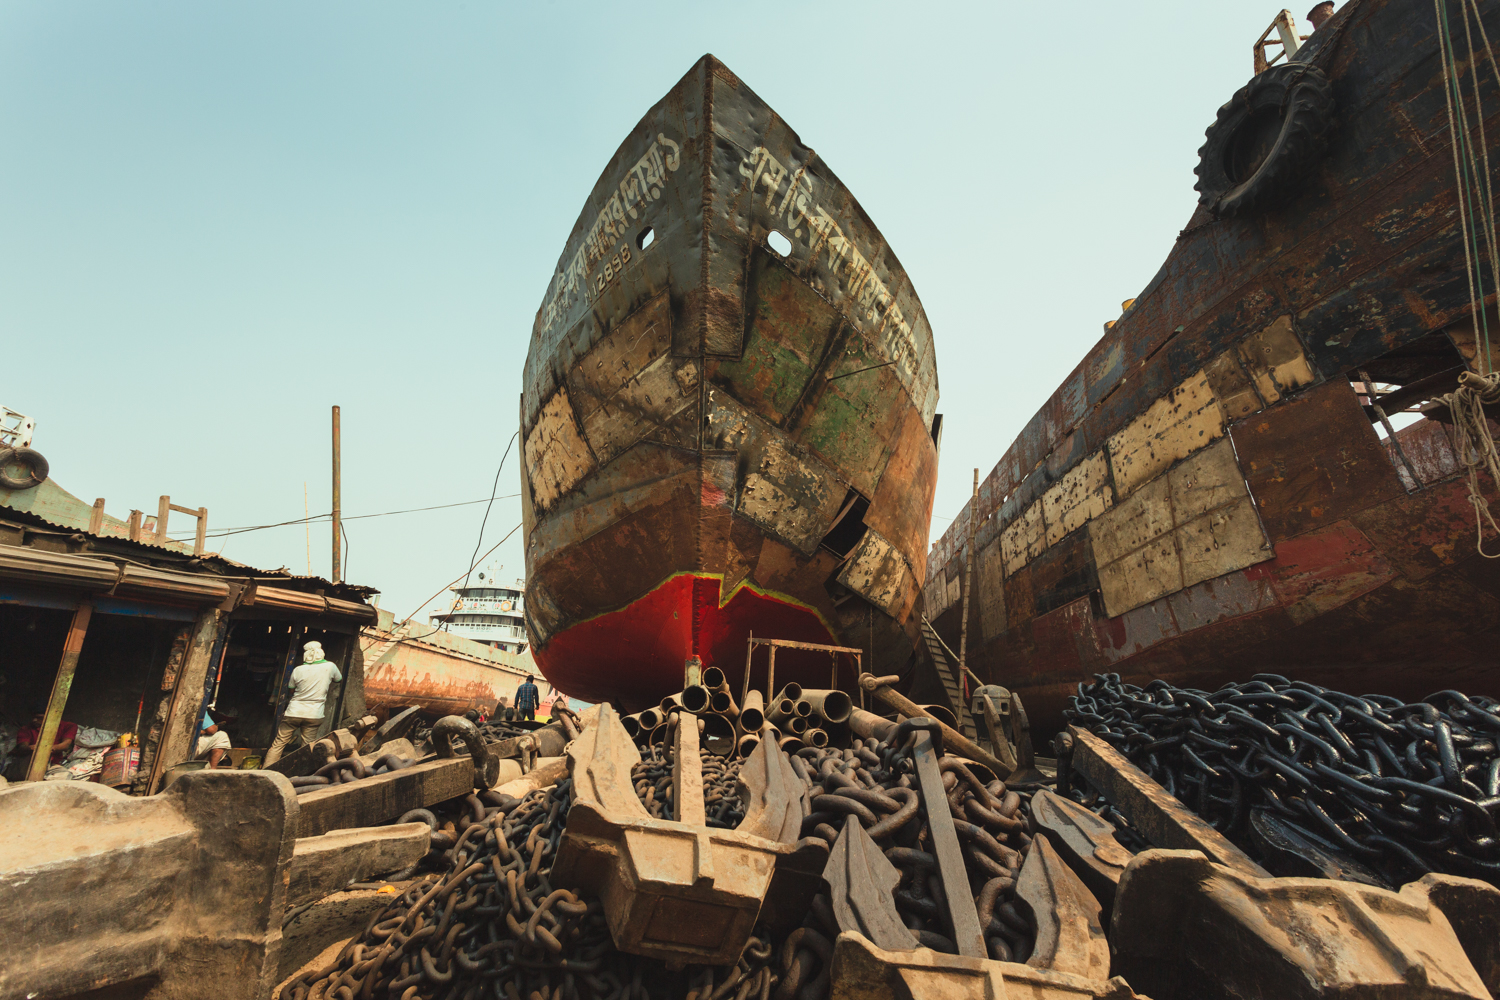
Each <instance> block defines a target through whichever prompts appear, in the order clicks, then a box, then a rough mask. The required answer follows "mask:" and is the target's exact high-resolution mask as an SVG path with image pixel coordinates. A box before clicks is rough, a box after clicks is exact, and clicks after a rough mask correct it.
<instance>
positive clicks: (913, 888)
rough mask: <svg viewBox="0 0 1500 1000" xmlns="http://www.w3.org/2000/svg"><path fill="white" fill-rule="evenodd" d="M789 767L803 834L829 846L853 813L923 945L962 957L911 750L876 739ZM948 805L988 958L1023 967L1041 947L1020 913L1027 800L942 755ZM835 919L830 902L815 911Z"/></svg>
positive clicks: (803, 754)
mask: <svg viewBox="0 0 1500 1000" xmlns="http://www.w3.org/2000/svg"><path fill="white" fill-rule="evenodd" d="M792 767H793V768H794V769H795V770H796V771H797V773H798V775H799V776H800V777H801V778H802V780H803V781H804V782H805V783H806V784H807V795H806V796H805V798H804V803H805V805H804V809H805V810H806V815H805V816H804V818H803V820H802V831H801V833H802V836H805V837H806V836H813V837H821V838H822V839H824V840H826V841H828V843H829V844H830V845H832V844H833V842H834V841H835V840H836V839H837V838H838V836H839V833H840V831H841V830H842V829H843V826H844V823H845V817H846V816H851V815H852V816H855V817H856V818H857V819H858V821H859V824H860V825H861V826H863V827H864V828H865V830H866V832H868V833H869V834H870V837H871V839H872V840H874V841H875V843H876V845H877V846H878V847H879V848H880V849H881V850H882V851H883V852H884V854H885V856H886V858H887V859H888V860H889V861H890V862H891V864H893V865H895V866H896V868H897V869H898V870H899V871H900V872H901V881H900V883H899V884H898V885H897V887H896V890H895V893H894V896H895V903H896V910H897V912H898V913H899V914H900V915H901V918H902V920H903V922H904V923H905V924H906V926H907V927H908V928H910V929H911V931H912V932H913V933H914V934H915V935H916V937H917V939H918V941H920V942H921V944H922V945H923V946H925V947H928V948H932V949H933V950H934V951H942V952H947V953H949V954H956V953H957V951H958V949H957V947H956V946H955V945H954V943H953V942H952V941H951V940H949V939H948V938H947V937H946V936H945V933H946V929H945V926H944V923H943V919H942V914H943V913H944V912H945V911H946V905H945V903H944V898H945V889H951V887H945V886H944V885H943V883H942V879H941V878H940V877H939V875H938V863H937V857H936V854H935V853H934V851H933V845H932V834H931V830H930V827H929V823H928V817H927V814H926V813H925V812H924V811H923V810H922V808H921V807H922V805H923V803H922V801H921V799H922V796H921V794H920V792H919V791H918V786H917V778H916V773H915V772H916V765H915V762H914V761H913V760H912V758H911V755H910V752H909V751H906V750H903V749H898V748H896V747H893V746H891V745H889V744H886V743H882V742H880V741H878V740H875V739H866V740H859V739H856V740H855V741H854V745H853V746H852V747H851V748H849V749H847V750H839V749H834V748H831V747H825V748H822V749H814V748H811V747H809V748H806V749H803V750H799V751H798V752H797V754H796V755H795V756H793V757H792ZM938 767H939V769H940V770H941V771H942V774H943V785H944V787H945V788H946V790H947V792H948V796H947V802H946V803H945V804H944V805H945V806H946V808H947V811H948V812H949V813H950V814H951V816H952V820H953V825H954V828H955V829H956V831H957V833H958V836H959V841H960V843H961V844H962V847H963V853H964V864H965V869H966V874H967V875H968V880H969V884H968V885H967V886H965V887H964V889H965V891H967V892H968V893H969V894H970V895H971V896H973V897H974V903H975V906H976V907H977V908H978V912H979V926H980V928H981V929H982V930H983V932H984V935H985V939H986V942H987V945H988V947H989V950H990V955H991V957H993V958H996V959H999V960H1001V961H1018V962H1024V961H1026V959H1027V958H1028V957H1029V956H1030V954H1031V950H1032V947H1033V945H1034V941H1035V928H1034V927H1033V926H1032V925H1031V922H1030V921H1029V919H1028V918H1027V917H1026V916H1024V915H1023V911H1022V910H1018V909H1017V908H1016V905H1015V903H1016V896H1015V888H1016V875H1017V873H1018V872H1019V870H1020V867H1021V863H1022V861H1023V859H1024V857H1025V854H1026V850H1027V848H1028V847H1029V846H1030V844H1031V836H1030V834H1029V832H1028V830H1027V822H1028V817H1029V816H1030V798H1031V796H1030V793H1025V794H1023V793H1021V792H1018V791H1015V790H1007V789H1006V787H1005V785H1004V783H1003V782H1000V781H992V782H990V783H989V784H988V785H985V784H983V783H981V782H980V781H979V779H978V778H976V777H975V776H974V774H973V772H972V771H970V770H969V768H968V767H967V766H965V765H964V764H963V763H962V762H960V761H958V760H955V759H954V758H952V757H942V758H939V761H938ZM825 908H827V909H826V912H827V913H828V914H829V917H828V920H827V921H826V925H827V926H829V927H832V928H833V930H832V933H833V934H835V935H837V933H838V931H837V928H836V925H834V924H833V921H832V916H831V914H832V910H831V908H829V902H828V900H827V898H826V897H822V896H820V897H817V899H816V900H815V902H814V909H815V911H816V910H823V909H825Z"/></svg>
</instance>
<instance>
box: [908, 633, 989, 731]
mask: <svg viewBox="0 0 1500 1000" xmlns="http://www.w3.org/2000/svg"><path fill="white" fill-rule="evenodd" d="M922 639H923V640H924V641H925V643H926V646H927V656H928V658H929V659H930V660H932V666H933V669H934V670H936V671H937V676H938V680H939V681H941V682H942V684H943V691H944V692H946V693H947V696H948V707H949V708H951V709H952V710H953V717H954V718H956V719H957V720H958V728H959V731H960V732H962V733H963V734H964V735H965V736H967V737H968V738H969V739H971V740H975V741H977V740H978V739H979V733H978V731H977V730H976V729H975V727H974V717H973V716H972V715H971V714H970V713H969V706H968V705H967V704H966V703H965V700H964V690H963V686H962V685H961V684H960V683H959V680H958V667H957V661H958V657H957V656H955V655H954V654H953V651H952V650H951V649H949V648H948V646H947V644H946V643H944V642H943V640H942V637H940V636H939V635H938V634H937V629H935V628H933V627H932V622H930V621H928V620H927V616H926V615H923V616H922Z"/></svg>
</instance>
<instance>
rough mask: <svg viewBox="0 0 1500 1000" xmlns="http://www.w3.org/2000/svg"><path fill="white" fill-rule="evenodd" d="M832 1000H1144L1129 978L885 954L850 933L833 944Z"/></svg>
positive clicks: (932, 954)
mask: <svg viewBox="0 0 1500 1000" xmlns="http://www.w3.org/2000/svg"><path fill="white" fill-rule="evenodd" d="M832 983H833V992H832V997H831V1000H1006V998H1007V997H1009V998H1020V997H1025V998H1026V1000H1143V998H1141V997H1138V996H1137V995H1136V994H1135V993H1134V992H1132V991H1131V989H1130V986H1129V985H1128V984H1127V983H1126V982H1125V980H1123V979H1121V978H1119V977H1118V976H1116V977H1115V978H1113V979H1107V980H1103V981H1101V980H1097V979H1085V978H1084V977H1082V976H1075V975H1071V974H1069V973H1066V972H1056V971H1053V970H1051V969H1039V968H1036V967H1034V966H1030V965H1019V964H1017V963H1015V962H996V961H994V960H992V959H979V958H969V957H967V956H964V955H944V954H942V953H941V952H936V951H933V950H931V949H930V948H918V949H916V950H915V951H887V950H885V949H883V948H878V947H876V946H875V945H874V944H872V943H871V942H870V940H869V939H868V938H866V937H864V936H863V935H861V934H856V933H853V932H849V931H846V932H844V933H842V934H840V935H839V936H838V940H837V941H835V942H834V945H833V967H832Z"/></svg>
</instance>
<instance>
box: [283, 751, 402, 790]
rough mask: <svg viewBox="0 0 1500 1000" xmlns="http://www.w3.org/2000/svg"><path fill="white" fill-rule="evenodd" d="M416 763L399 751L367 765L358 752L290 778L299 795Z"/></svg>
mask: <svg viewBox="0 0 1500 1000" xmlns="http://www.w3.org/2000/svg"><path fill="white" fill-rule="evenodd" d="M415 763H416V759H415V758H406V757H403V756H401V755H400V754H397V753H388V754H382V755H381V756H379V757H377V758H375V760H374V762H373V763H371V764H369V765H368V766H366V765H365V762H364V761H362V760H360V759H359V755H358V754H356V755H354V756H351V757H344V758H341V759H339V760H332V761H329V762H328V763H327V764H324V765H323V766H322V767H320V768H318V769H317V770H316V771H314V772H313V773H312V774H308V775H303V776H300V777H296V778H292V779H290V780H291V782H292V788H293V789H295V790H296V793H297V794H298V795H301V794H302V793H303V792H310V791H312V790H313V789H314V788H322V787H323V786H324V785H338V784H345V785H347V784H349V783H350V782H351V781H359V780H360V779H361V778H369V777H372V776H374V775H377V774H389V773H391V772H392V771H399V770H401V769H402V768H407V767H411V766H412V765H413V764H415Z"/></svg>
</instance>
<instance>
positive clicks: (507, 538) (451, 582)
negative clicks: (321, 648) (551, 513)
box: [360, 521, 526, 652]
mask: <svg viewBox="0 0 1500 1000" xmlns="http://www.w3.org/2000/svg"><path fill="white" fill-rule="evenodd" d="M525 523H526V522H525V521H522V522H521V524H525ZM521 524H517V525H516V526H515V527H514V528H511V529H510V530H509V531H507V532H506V533H505V537H504V538H502V539H500V540H499V541H498V542H496V543H495V544H494V545H491V546H490V547H489V548H488V549H485V551H484V555H482V556H480V557H479V558H478V559H475V560H474V563H473V565H471V566H470V567H469V568H468V570H465V571H464V574H463V575H462V576H455V577H454V578H453V579H452V580H449V581H448V582H447V583H445V584H443V585H442V586H441V587H439V588H438V589H437V592H436V593H434V594H433V595H432V596H431V597H429V598H427V600H425V601H423V602H422V603H421V604H418V605H417V606H416V607H415V608H414V609H413V610H412V613H411V615H407V616H406V617H405V618H399V619H392V621H391V625H392V627H394V626H395V624H396V622H397V621H411V617H412V615H415V614H417V613H418V612H419V611H421V610H422V609H423V608H425V607H427V605H429V604H431V603H432V602H433V601H434V600H436V599H437V597H438V596H439V595H441V594H442V592H443V591H445V590H447V589H448V588H449V587H451V586H453V585H454V584H455V583H457V582H458V581H460V580H462V579H464V577H465V576H467V575H468V574H469V573H470V572H472V571H473V569H474V566H477V565H479V563H480V562H482V561H483V560H484V559H485V558H486V557H487V556H488V555H489V554H490V553H491V552H494V551H495V550H496V549H498V548H499V547H500V546H502V545H504V544H505V543H506V542H508V541H510V536H511V535H514V534H515V533H516V532H517V531H520V530H521ZM442 629H443V627H442V626H441V625H439V626H438V627H437V628H435V629H433V630H432V631H431V632H428V633H426V634H424V635H405V636H402V637H401V638H400V639H397V640H396V641H395V642H393V643H391V645H392V646H399V645H401V644H402V643H403V642H408V641H410V640H412V639H425V638H427V636H429V635H433V634H434V633H436V632H441V631H442ZM383 641H384V640H382V639H377V640H375V642H372V643H370V645H369V646H361V647H360V650H361V652H363V651H364V650H368V649H370V648H371V647H373V646H374V645H375V644H376V642H383Z"/></svg>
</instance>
